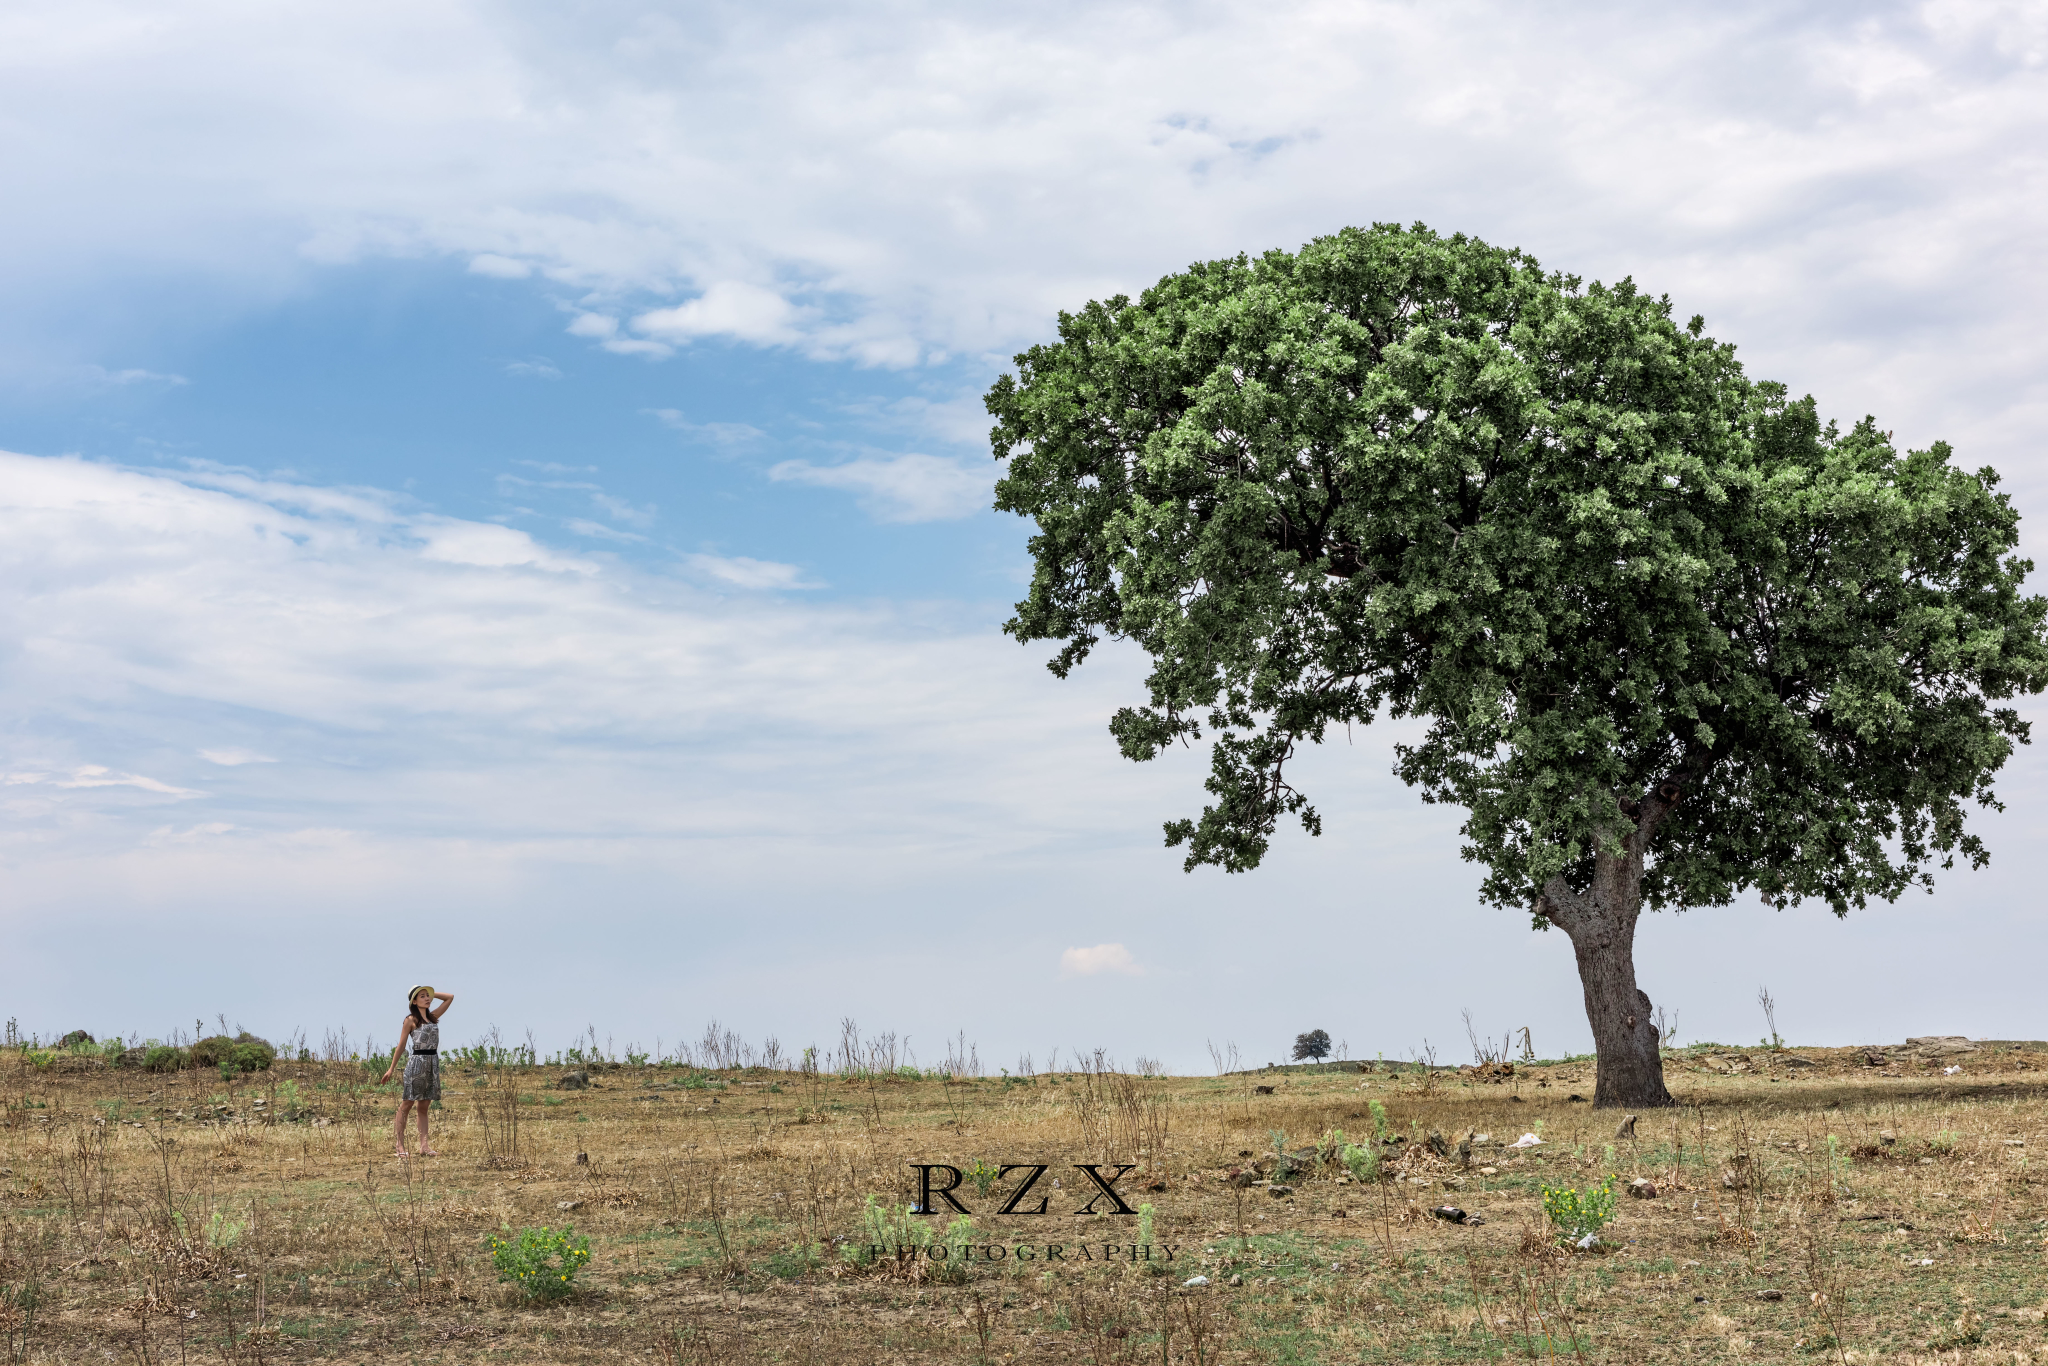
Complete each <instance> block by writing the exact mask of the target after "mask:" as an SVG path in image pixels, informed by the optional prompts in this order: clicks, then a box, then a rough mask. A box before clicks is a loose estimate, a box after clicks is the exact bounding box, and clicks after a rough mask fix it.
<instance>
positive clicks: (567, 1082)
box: [555, 1067, 590, 1091]
mask: <svg viewBox="0 0 2048 1366" xmlns="http://www.w3.org/2000/svg"><path fill="white" fill-rule="evenodd" d="M555 1089H557V1090H560V1091H588V1090H589V1089H590V1073H589V1071H588V1070H586V1069H584V1068H581V1067H579V1068H577V1069H576V1070H575V1071H573V1072H564V1073H563V1074H562V1077H561V1079H560V1080H559V1081H557V1082H556V1083H555Z"/></svg>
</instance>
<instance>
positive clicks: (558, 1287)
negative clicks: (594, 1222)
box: [485, 1227, 590, 1300]
mask: <svg viewBox="0 0 2048 1366" xmlns="http://www.w3.org/2000/svg"><path fill="white" fill-rule="evenodd" d="M485 1242H486V1245H487V1246H488V1247H489V1249H490V1253H491V1263H492V1265H494V1266H496V1267H497V1268H498V1279H499V1280H501V1281H506V1282H509V1283H510V1284H512V1285H515V1286H517V1287H519V1289H520V1291H521V1292H522V1293H523V1294H524V1295H525V1296H526V1297H527V1298H528V1299H530V1300H549V1299H561V1298H563V1297H564V1296H566V1295H569V1294H572V1293H574V1291H575V1289H576V1277H577V1274H578V1273H579V1272H581V1271H582V1270H583V1268H584V1267H586V1266H588V1265H589V1264H590V1240H589V1239H588V1238H579V1237H577V1236H576V1230H575V1228H574V1227H569V1228H564V1229H562V1230H560V1231H559V1232H557V1231H556V1230H554V1229H551V1228H526V1229H521V1230H520V1231H519V1232H518V1233H517V1234H514V1233H513V1232H512V1231H511V1230H510V1229H509V1228H505V1229H501V1230H499V1231H498V1232H497V1233H494V1234H492V1235H491V1236H490V1237H489V1238H487V1239H486V1240H485Z"/></svg>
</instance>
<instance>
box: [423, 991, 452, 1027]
mask: <svg viewBox="0 0 2048 1366" xmlns="http://www.w3.org/2000/svg"><path fill="white" fill-rule="evenodd" d="M434 999H435V1000H437V1001H439V1002H440V1003H441V1004H439V1005H437V1006H435V1007H434V1008H433V1009H432V1010H430V1011H428V1012H427V1018H428V1019H430V1020H433V1021H435V1022H436V1023H439V1022H440V1019H441V1017H442V1016H443V1015H446V1014H447V1013H448V1007H449V1006H452V1005H454V1004H455V993H453V992H450V991H437V992H435V993H434Z"/></svg>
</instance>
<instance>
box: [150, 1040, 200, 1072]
mask: <svg viewBox="0 0 2048 1366" xmlns="http://www.w3.org/2000/svg"><path fill="white" fill-rule="evenodd" d="M189 1061H190V1058H189V1056H188V1055H187V1054H186V1052H185V1050H184V1049H182V1048H174V1047H172V1046H171V1045H170V1044H167V1043H160V1044H158V1045H157V1046H156V1047H154V1048H152V1049H150V1050H149V1051H148V1052H147V1053H144V1054H143V1055H142V1070H143V1071H145V1072H176V1071H178V1070H180V1069H181V1068H183V1067H184V1066H185V1065H186V1063H187V1062H189Z"/></svg>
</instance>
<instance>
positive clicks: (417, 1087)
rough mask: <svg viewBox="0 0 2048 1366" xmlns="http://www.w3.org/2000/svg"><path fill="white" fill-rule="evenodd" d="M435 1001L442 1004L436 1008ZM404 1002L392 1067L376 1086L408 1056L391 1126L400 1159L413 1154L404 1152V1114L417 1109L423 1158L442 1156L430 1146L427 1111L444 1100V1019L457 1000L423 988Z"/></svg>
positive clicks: (407, 996) (408, 993) (385, 1079)
mask: <svg viewBox="0 0 2048 1366" xmlns="http://www.w3.org/2000/svg"><path fill="white" fill-rule="evenodd" d="M436 1001H439V1002H440V1003H441V1004H439V1005H435V1004H434V1002H436ZM405 1003H406V1009H405V1024H404V1025H402V1026H401V1027H400V1028H399V1031H398V1047H397V1048H395V1049H393V1050H392V1051H391V1066H389V1067H387V1068H385V1069H384V1075H383V1077H381V1078H380V1079H379V1080H378V1083H377V1084H378V1085H379V1086H382V1085H383V1084H384V1083H385V1082H388V1081H390V1080H391V1074H392V1073H393V1072H395V1071H397V1070H398V1060H399V1058H401V1057H405V1090H404V1092H403V1093H402V1094H401V1095H400V1097H399V1101H398V1119H397V1120H396V1122H394V1123H393V1125H392V1126H391V1128H392V1137H393V1138H394V1139H395V1140H396V1141H397V1144H398V1156H400V1157H410V1156H411V1155H412V1154H410V1153H408V1152H407V1151H406V1150H405V1112H406V1111H407V1110H410V1109H412V1108H413V1107H414V1106H418V1107H419V1116H420V1156H421V1157H439V1156H440V1154H439V1153H437V1152H435V1151H434V1150H433V1149H432V1148H429V1147H428V1146H427V1109H428V1107H429V1106H431V1105H432V1104H433V1103H434V1102H435V1101H437V1100H439V1099H440V1098H441V1017H442V1016H443V1015H446V1014H447V1013H448V1007H449V1006H451V1005H453V1004H455V998H454V997H453V996H451V995H449V994H448V993H447V992H445V991H436V990H434V989H433V988H432V987H426V986H420V987H414V988H413V989H412V990H411V991H409V992H407V993H406V994H405ZM408 1043H409V1044H411V1046H412V1052H411V1056H410V1057H406V1056H405V1055H406V1045H407V1044H408Z"/></svg>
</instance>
